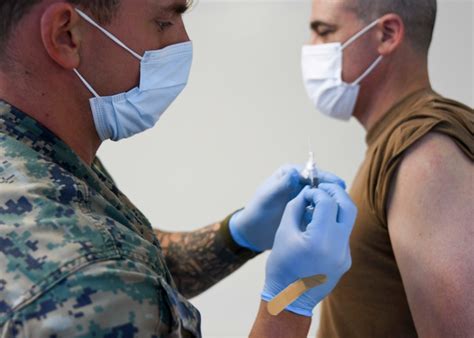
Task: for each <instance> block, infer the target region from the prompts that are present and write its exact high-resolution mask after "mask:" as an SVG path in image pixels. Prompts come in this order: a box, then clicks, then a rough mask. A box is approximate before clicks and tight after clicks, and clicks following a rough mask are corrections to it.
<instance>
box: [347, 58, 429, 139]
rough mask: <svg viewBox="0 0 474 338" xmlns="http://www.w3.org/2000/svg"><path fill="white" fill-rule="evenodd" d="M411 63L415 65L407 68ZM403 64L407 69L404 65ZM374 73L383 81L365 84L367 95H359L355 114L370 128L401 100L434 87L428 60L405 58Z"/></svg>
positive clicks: (364, 89) (365, 127)
mask: <svg viewBox="0 0 474 338" xmlns="http://www.w3.org/2000/svg"><path fill="white" fill-rule="evenodd" d="M408 64H411V65H412V66H411V67H407V66H406V65H408ZM401 65H402V67H404V68H405V69H403V68H401V67H400V66H401ZM400 69H402V70H401V71H400ZM374 75H375V76H376V77H377V78H378V79H381V80H379V81H377V82H378V83H377V84H376V85H374V86H370V85H369V84H368V83H367V84H364V82H363V83H362V88H363V89H362V91H363V92H364V93H366V94H365V95H363V94H361V96H360V97H359V100H358V102H357V106H356V109H355V113H354V116H355V117H356V118H357V120H358V121H359V122H360V123H361V124H362V126H363V127H364V129H365V130H366V131H368V130H370V129H371V128H372V127H373V126H374V124H375V123H377V122H378V121H379V120H380V119H381V118H383V116H385V114H386V113H388V112H389V111H390V109H391V108H392V107H393V106H394V105H395V104H397V103H398V102H399V101H400V100H401V99H403V98H404V97H406V96H408V95H410V94H411V93H414V92H416V91H418V90H421V89H423V88H430V80H429V76H428V67H427V63H426V62H419V63H415V62H412V63H410V62H407V61H405V62H404V63H403V64H395V63H394V64H389V65H387V66H386V67H385V68H384V69H380V70H378V71H377V72H374ZM372 82H376V81H372ZM362 91H361V92H362ZM374 93H377V94H375V95H374Z"/></svg>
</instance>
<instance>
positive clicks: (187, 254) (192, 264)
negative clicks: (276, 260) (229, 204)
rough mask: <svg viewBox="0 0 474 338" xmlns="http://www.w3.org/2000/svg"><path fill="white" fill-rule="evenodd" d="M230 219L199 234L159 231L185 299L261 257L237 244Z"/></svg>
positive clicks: (162, 244) (169, 262)
mask: <svg viewBox="0 0 474 338" xmlns="http://www.w3.org/2000/svg"><path fill="white" fill-rule="evenodd" d="M230 217H231V216H229V217H228V218H227V219H226V220H224V221H223V222H220V223H216V224H213V225H210V226H208V227H205V228H203V229H200V230H197V231H195V232H185V233H170V232H163V231H160V230H155V233H156V235H157V237H158V239H159V240H160V243H161V247H162V250H163V254H164V256H165V259H166V263H167V265H168V268H169V269H170V271H171V274H172V276H173V279H174V281H175V283H176V285H177V287H178V289H179V291H180V293H181V294H183V295H184V296H185V297H187V298H192V297H195V296H197V295H199V294H200V293H202V292H204V291H206V290H207V289H209V288H210V287H211V286H213V285H215V284H217V283H218V282H219V281H221V280H222V279H224V278H225V277H227V276H228V275H230V274H231V273H232V272H234V271H236V270H237V269H239V268H240V267H241V266H242V265H244V264H245V263H246V262H247V261H248V260H250V259H251V258H253V257H255V256H256V255H257V253H255V252H253V251H250V250H247V249H244V248H242V247H240V246H238V245H237V244H236V243H235V242H234V240H233V239H232V237H231V234H230V231H229V220H230Z"/></svg>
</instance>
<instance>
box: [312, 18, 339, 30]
mask: <svg viewBox="0 0 474 338" xmlns="http://www.w3.org/2000/svg"><path fill="white" fill-rule="evenodd" d="M309 26H310V28H311V29H312V30H313V31H315V32H317V31H318V28H320V27H327V28H331V29H336V28H337V25H332V24H330V23H327V22H324V21H321V20H314V21H311V23H310V24H309Z"/></svg>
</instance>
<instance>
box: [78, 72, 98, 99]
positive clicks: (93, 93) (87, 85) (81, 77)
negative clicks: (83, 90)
mask: <svg viewBox="0 0 474 338" xmlns="http://www.w3.org/2000/svg"><path fill="white" fill-rule="evenodd" d="M73 71H74V73H76V75H77V76H78V77H79V79H80V80H81V81H82V83H83V84H84V86H86V87H87V89H89V91H90V92H91V93H92V95H94V96H95V97H97V98H100V95H99V94H97V92H96V91H95V90H94V88H92V86H91V85H90V84H89V82H87V81H86V79H85V78H84V77H83V76H82V75H81V74H80V73H79V71H78V70H77V69H76V68H74V69H73Z"/></svg>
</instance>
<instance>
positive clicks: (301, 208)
mask: <svg viewBox="0 0 474 338" xmlns="http://www.w3.org/2000/svg"><path fill="white" fill-rule="evenodd" d="M309 190H310V188H309V187H305V188H304V189H303V190H302V191H301V192H300V193H299V194H298V196H296V197H295V198H294V199H293V200H292V201H291V202H290V203H288V205H287V207H286V210H285V215H284V216H283V219H286V217H285V216H290V219H291V220H293V221H292V222H291V221H290V222H287V223H289V224H292V225H295V226H296V227H298V229H299V226H300V224H299V223H300V222H299V221H300V220H303V217H304V214H305V211H306V207H307V206H308V205H310V203H311V200H309V199H308V198H307V195H306V194H307V191H309ZM295 221H297V222H295ZM295 223H296V224H295Z"/></svg>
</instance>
